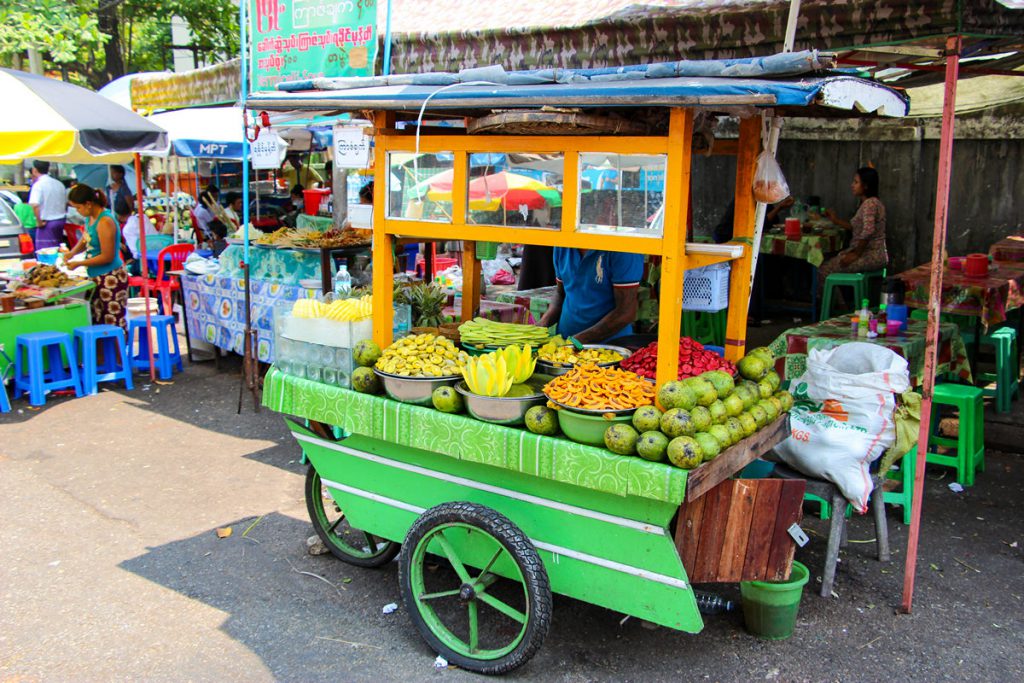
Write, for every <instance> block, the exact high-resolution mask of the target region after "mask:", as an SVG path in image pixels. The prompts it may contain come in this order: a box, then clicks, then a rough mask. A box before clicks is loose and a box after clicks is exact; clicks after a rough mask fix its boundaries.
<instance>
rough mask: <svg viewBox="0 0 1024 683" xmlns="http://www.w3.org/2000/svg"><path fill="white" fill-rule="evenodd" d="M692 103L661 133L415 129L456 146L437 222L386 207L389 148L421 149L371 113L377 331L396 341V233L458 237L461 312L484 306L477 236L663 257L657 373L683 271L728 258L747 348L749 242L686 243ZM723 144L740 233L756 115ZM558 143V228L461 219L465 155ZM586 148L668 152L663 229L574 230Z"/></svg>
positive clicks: (730, 348) (671, 332) (669, 365)
mask: <svg viewBox="0 0 1024 683" xmlns="http://www.w3.org/2000/svg"><path fill="white" fill-rule="evenodd" d="M693 119H694V110H693V109H692V108H686V107H677V108H673V109H671V111H670V117H669V130H668V135H661V136H648V137H636V136H558V135H553V136H518V135H464V134H460V135H445V134H430V135H424V136H421V138H420V141H419V148H418V150H419V151H420V152H425V153H437V152H448V153H452V154H454V156H455V161H454V178H453V182H452V221H451V222H450V223H436V222H428V221H417V220H411V219H408V218H392V217H389V216H388V210H387V204H388V202H387V192H388V189H387V188H388V179H389V171H390V169H389V167H388V154H389V153H391V152H413V151H416V150H417V147H416V141H415V136H414V134H413V133H411V132H404V131H398V130H396V129H395V125H394V124H395V117H394V114H393V113H390V112H377V113H376V114H375V115H374V138H375V145H376V147H375V155H374V178H375V181H374V202H373V205H374V208H373V214H374V215H373V338H374V340H375V341H376V342H377V343H378V344H379V345H380V346H381V348H385V347H386V346H388V345H389V344H390V343H391V342H392V338H391V337H392V325H393V320H392V318H393V309H392V305H393V300H392V299H393V296H392V291H393V287H394V278H393V268H392V258H393V252H392V247H393V244H394V240H395V239H397V238H398V237H403V238H410V237H412V238H419V239H423V240H462V241H463V243H464V246H463V252H462V269H463V292H462V311H461V314H462V319H463V320H468V319H470V318H472V317H473V316H474V315H476V314H477V312H478V311H479V308H480V261H479V260H477V258H476V245H475V242H476V241H477V240H481V239H483V240H485V241H488V242H511V243H517V244H536V245H545V246H560V247H575V248H579V249H594V250H606V251H623V252H632V253H638V254H648V255H651V256H658V257H661V290H660V296H659V324H658V330H659V332H658V348H659V350H660V351H661V352H660V353H659V354H658V369H657V383H658V386H661V384H662V383H664V382H666V381H668V380H669V379H674V378H675V377H676V375H677V373H678V365H679V358H678V357H679V353H678V350H679V334H680V327H681V318H682V308H683V278H684V277H685V274H686V271H688V270H692V269H694V268H699V267H701V266H705V265H709V264H712V263H720V262H723V261H730V260H731V261H733V265H732V274H731V278H730V285H729V313H728V326H727V332H726V337H727V341H726V351H725V353H726V358H728V359H729V360H732V361H737V360H739V358H740V357H742V355H743V353H744V348H745V344H746V328H747V302H748V301H749V298H750V267H751V249H750V247H749V246H748V245H743V255H742V256H741V257H739V258H736V259H730V258H728V257H721V256H711V255H707V254H689V253H687V249H686V225H687V219H688V212H689V208H690V207H689V197H690V183H691V174H690V164H691V159H692V150H691V141H692V138H693ZM723 147H724V149H723V150H722V152H723V153H726V154H735V155H736V157H737V170H736V193H735V199H736V211H735V218H734V223H733V234H734V236H735V237H737V238H742V237H751V236H753V234H754V224H753V221H754V208H755V203H754V197H753V188H752V181H753V174H754V165H755V163H756V160H757V155H758V153H759V152H760V149H761V117H760V115H757V116H751V117H748V118H744V119H742V120H741V121H740V134H739V140H738V141H737V142H736V144H735V145H733V144H726V145H723ZM524 150H528V151H530V152H535V153H561V154H563V155H564V175H563V207H562V225H561V229H560V230H542V229H532V228H521V227H503V226H490V225H488V226H481V225H470V224H467V223H466V207H467V195H468V185H469V155H470V154H474V153H479V152H489V153H520V152H523V151H524ZM586 152H603V153H607V154H623V155H634V154H665V155H667V167H666V173H665V198H664V202H665V221H664V230H663V234H662V236H661V237H660V238H656V237H631V236H625V235H607V234H593V233H586V232H578V231H577V230H576V223H577V220H576V218H577V216H576V212H577V206H578V198H579V192H580V179H579V155H580V154H581V153H586Z"/></svg>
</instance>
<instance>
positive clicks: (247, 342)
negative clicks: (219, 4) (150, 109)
mask: <svg viewBox="0 0 1024 683" xmlns="http://www.w3.org/2000/svg"><path fill="white" fill-rule="evenodd" d="M247 5H248V0H242V1H241V2H239V3H238V25H239V27H240V30H241V38H240V40H239V52H240V53H241V54H240V56H241V93H240V95H239V99H240V100H241V105H242V223H243V225H244V227H243V228H242V237H243V242H244V243H243V245H242V254H243V256H242V274H243V277H244V278H245V284H244V286H245V334H244V335H243V337H242V344H244V348H243V349H242V351H243V355H242V384H241V386H240V387H239V388H238V412H239V413H241V412H242V392H243V391H244V390H245V388H246V387H248V389H249V390H250V391H253V392H255V390H256V387H257V384H258V382H259V378H258V376H259V361H258V360H257V359H256V348H255V344H253V336H254V332H253V329H252V302H251V298H250V297H251V292H250V290H249V131H248V125H247V122H246V115H245V103H246V100H247V99H248V98H249V62H248V56H249V54H248V45H247V42H248V35H247V34H248V26H247V22H248V17H247V16H246V14H247V12H246V9H247V7H246V6H247ZM253 396H254V398H255V397H256V394H255V393H254V394H253ZM256 410H257V411H259V401H258V400H257V402H256Z"/></svg>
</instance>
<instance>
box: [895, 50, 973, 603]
mask: <svg viewBox="0 0 1024 683" xmlns="http://www.w3.org/2000/svg"><path fill="white" fill-rule="evenodd" d="M959 76H960V36H950V37H949V38H947V39H946V91H945V95H944V97H943V100H942V135H941V137H940V139H939V178H938V183H937V184H936V189H935V231H934V234H933V235H932V279H931V287H930V288H929V292H928V295H929V296H928V332H927V336H926V339H925V350H924V386H923V387H922V390H921V393H922V399H923V400H922V401H921V430H920V432H918V437H917V469H916V471H915V472H914V500H913V502H912V503H911V508H910V510H911V517H910V535H909V536H908V538H907V559H906V565H905V566H904V568H903V603H902V604H901V605H900V611H901V612H903V613H904V614H910V608H911V603H913V601H914V572H915V570H916V568H917V544H918V541H919V540H920V535H921V504H922V502H923V498H924V496H923V494H924V466H925V461H926V460H927V453H928V437H929V435H930V434H931V427H932V424H931V423H932V392H933V391H934V389H935V366H936V364H937V362H936V361H937V359H938V354H939V316H940V314H941V311H942V254H943V252H944V251H945V246H946V224H947V222H948V218H949V179H950V175H951V174H952V170H953V132H954V130H953V126H954V122H955V117H956V85H957V79H958V78H959Z"/></svg>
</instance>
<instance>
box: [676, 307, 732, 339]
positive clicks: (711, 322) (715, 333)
mask: <svg viewBox="0 0 1024 683" xmlns="http://www.w3.org/2000/svg"><path fill="white" fill-rule="evenodd" d="M728 321H729V309H722V310H721V311H717V312H715V313H705V312H698V311H683V317H682V329H681V330H680V332H682V335H683V336H684V337H690V338H691V339H695V340H697V341H699V342H700V343H701V344H713V345H714V346H725V328H726V325H727V323H728Z"/></svg>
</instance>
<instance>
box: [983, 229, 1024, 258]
mask: <svg viewBox="0 0 1024 683" xmlns="http://www.w3.org/2000/svg"><path fill="white" fill-rule="evenodd" d="M988 253H989V256H991V257H992V259H993V260H995V261H1012V262H1021V261H1024V236H1021V235H1011V236H1009V237H1007V238H1004V239H1001V240H999V241H998V242H996V243H995V244H993V245H992V246H991V247H989V250H988Z"/></svg>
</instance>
